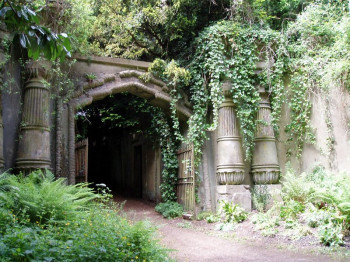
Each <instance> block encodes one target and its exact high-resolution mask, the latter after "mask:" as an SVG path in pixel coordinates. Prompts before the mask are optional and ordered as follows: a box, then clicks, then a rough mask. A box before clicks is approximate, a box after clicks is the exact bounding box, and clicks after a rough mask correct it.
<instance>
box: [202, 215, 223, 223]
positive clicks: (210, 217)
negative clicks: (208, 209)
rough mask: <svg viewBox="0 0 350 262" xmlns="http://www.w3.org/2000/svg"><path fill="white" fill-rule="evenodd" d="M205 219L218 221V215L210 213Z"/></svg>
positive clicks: (213, 221)
mask: <svg viewBox="0 0 350 262" xmlns="http://www.w3.org/2000/svg"><path fill="white" fill-rule="evenodd" d="M205 220H206V221H207V223H216V222H219V221H220V216H219V215H214V214H211V215H210V216H208V217H207V218H206V219H205Z"/></svg>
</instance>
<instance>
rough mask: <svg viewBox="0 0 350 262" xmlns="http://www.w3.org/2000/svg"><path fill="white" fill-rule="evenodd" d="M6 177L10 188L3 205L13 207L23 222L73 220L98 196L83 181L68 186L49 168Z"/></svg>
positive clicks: (13, 210) (13, 211)
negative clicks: (56, 178)
mask: <svg viewBox="0 0 350 262" xmlns="http://www.w3.org/2000/svg"><path fill="white" fill-rule="evenodd" d="M1 176H2V177H5V178H4V179H2V181H3V182H2V183H4V184H6V187H9V188H10V189H12V190H7V192H6V193H5V194H6V198H3V200H5V201H6V202H5V201H4V202H3V203H2V206H4V207H6V208H7V209H8V210H11V213H12V214H13V216H14V217H20V219H21V220H22V223H24V222H25V221H28V223H38V224H49V223H64V221H66V220H72V219H74V216H76V214H77V211H79V210H88V209H89V207H90V204H91V202H92V200H93V199H95V198H96V195H95V194H93V192H92V190H91V189H89V188H88V187H87V186H86V185H84V184H79V185H74V186H72V185H70V186H66V185H65V183H66V182H65V180H64V179H63V178H61V179H58V180H54V176H53V174H52V173H50V172H49V171H46V172H45V173H42V172H41V171H36V172H33V173H31V174H30V175H29V176H26V177H23V176H18V177H14V176H9V177H7V178H6V175H1Z"/></svg>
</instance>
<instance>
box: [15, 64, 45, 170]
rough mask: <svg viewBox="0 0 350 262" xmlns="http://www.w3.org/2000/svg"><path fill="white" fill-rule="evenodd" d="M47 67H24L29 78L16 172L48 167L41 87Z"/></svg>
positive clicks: (43, 92) (34, 65) (30, 65)
mask: <svg viewBox="0 0 350 262" xmlns="http://www.w3.org/2000/svg"><path fill="white" fill-rule="evenodd" d="M48 66H49V64H43V63H39V62H32V63H30V64H28V67H27V69H28V73H29V76H30V79H29V80H28V81H27V83H26V86H25V91H24V103H23V114H22V124H21V130H20V139H19V146H18V154H17V159H16V166H17V167H18V168H19V169H22V170H25V169H38V168H40V169H43V168H47V169H48V168H50V167H51V153H50V129H49V114H50V92H49V88H48V86H45V84H44V80H45V79H44V77H45V74H46V70H47V67H48Z"/></svg>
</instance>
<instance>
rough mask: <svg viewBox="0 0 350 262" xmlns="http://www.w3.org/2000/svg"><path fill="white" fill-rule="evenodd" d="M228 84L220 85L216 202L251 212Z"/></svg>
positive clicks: (237, 128) (237, 129) (227, 82)
mask: <svg viewBox="0 0 350 262" xmlns="http://www.w3.org/2000/svg"><path fill="white" fill-rule="evenodd" d="M231 88H232V85H231V82H230V81H226V82H225V83H224V84H223V87H222V89H223V92H224V96H225V100H224V102H223V103H222V104H221V106H220V108H219V126H218V138H217V143H218V144H217V146H218V147H217V150H218V155H217V171H216V177H217V182H218V184H219V185H218V186H217V200H218V201H219V200H225V201H228V202H234V203H235V204H239V205H240V206H241V207H243V208H244V209H246V210H247V211H250V210H251V196H250V192H249V186H248V185H242V182H243V180H244V178H245V167H244V159H243V150H242V139H241V136H240V128H239V122H238V119H237V116H236V111H235V105H234V103H233V101H232V96H231V92H230V90H231Z"/></svg>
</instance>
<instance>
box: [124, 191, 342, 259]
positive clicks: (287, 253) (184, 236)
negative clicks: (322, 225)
mask: <svg viewBox="0 0 350 262" xmlns="http://www.w3.org/2000/svg"><path fill="white" fill-rule="evenodd" d="M122 200H123V199H122V198H117V201H118V202H120V201H122ZM124 210H125V211H126V212H127V214H128V216H129V218H130V219H132V220H144V219H146V220H149V221H150V222H151V223H152V224H154V225H156V226H158V227H159V229H158V231H159V234H160V239H161V243H162V244H163V245H164V246H166V247H167V248H169V249H174V251H173V252H171V257H173V258H175V259H176V260H177V261H191V262H194V261H200V262H202V261H211V262H212V261H234V262H236V261H237V262H240V261H264V262H267V261H276V262H277V261H278V262H280V261H287V262H288V261H293V262H294V261H317V262H318V261H336V260H332V259H331V258H330V257H329V256H325V255H315V254H306V253H305V250H304V251H303V253H301V252H300V250H293V251H291V250H286V249H281V248H280V249H279V248H277V247H273V246H271V245H270V244H269V238H264V240H263V241H260V242H259V241H249V240H248V241H247V239H243V238H242V239H239V238H238V239H237V237H233V238H232V237H228V235H227V234H226V235H224V234H223V235H220V234H217V233H216V232H217V231H214V230H213V225H208V224H206V223H205V222H204V221H187V220H183V219H174V220H168V219H164V218H163V217H162V216H161V215H159V214H158V213H156V212H155V211H154V205H152V204H150V203H148V202H146V201H140V200H136V199H128V200H127V201H126V204H125V206H124ZM231 235H234V233H231ZM338 261H339V260H338ZM344 261H348V260H344Z"/></svg>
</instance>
